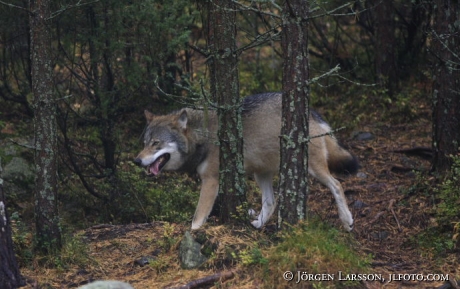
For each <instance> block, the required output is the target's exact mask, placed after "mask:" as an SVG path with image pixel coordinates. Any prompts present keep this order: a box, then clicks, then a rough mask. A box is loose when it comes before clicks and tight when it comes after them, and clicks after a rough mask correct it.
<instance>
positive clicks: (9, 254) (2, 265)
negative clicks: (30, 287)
mask: <svg viewBox="0 0 460 289" xmlns="http://www.w3.org/2000/svg"><path fill="white" fill-rule="evenodd" d="M0 173H1V164H0ZM24 285H26V284H25V283H24V279H22V276H21V273H20V272H19V267H18V263H17V262H16V256H15V255H14V251H13V240H12V238H11V228H10V226H9V218H8V213H7V211H6V205H5V195H4V193H3V179H1V178H0V288H2V289H13V288H19V287H21V286H24Z"/></svg>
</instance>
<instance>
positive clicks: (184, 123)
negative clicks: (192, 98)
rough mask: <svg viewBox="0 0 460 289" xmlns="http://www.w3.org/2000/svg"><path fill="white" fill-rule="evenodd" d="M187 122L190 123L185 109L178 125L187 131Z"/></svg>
mask: <svg viewBox="0 0 460 289" xmlns="http://www.w3.org/2000/svg"><path fill="white" fill-rule="evenodd" d="M187 121H188V116H187V111H186V110H185V109H183V110H182V111H181V113H180V115H179V119H178V123H179V127H180V128H181V129H186V128H187Z"/></svg>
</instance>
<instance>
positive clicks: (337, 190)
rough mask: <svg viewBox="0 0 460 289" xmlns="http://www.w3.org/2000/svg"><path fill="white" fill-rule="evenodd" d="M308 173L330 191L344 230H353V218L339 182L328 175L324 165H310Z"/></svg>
mask: <svg viewBox="0 0 460 289" xmlns="http://www.w3.org/2000/svg"><path fill="white" fill-rule="evenodd" d="M309 173H310V174H311V175H313V176H314V177H315V178H316V179H318V180H319V181H320V182H321V183H322V184H323V185H325V186H326V187H328V188H329V189H330V190H331V192H332V195H333V196H334V199H335V203H336V204H337V208H338V211H339V218H340V220H341V221H342V224H343V226H344V227H345V230H347V231H348V232H350V231H351V230H353V216H352V215H351V212H350V209H349V208H348V204H347V200H346V198H345V194H344V193H343V188H342V185H341V184H340V182H339V181H337V180H336V179H335V178H334V177H333V176H332V175H331V174H330V173H329V170H328V169H327V167H325V166H324V165H323V166H317V165H316V166H315V163H310V166H309Z"/></svg>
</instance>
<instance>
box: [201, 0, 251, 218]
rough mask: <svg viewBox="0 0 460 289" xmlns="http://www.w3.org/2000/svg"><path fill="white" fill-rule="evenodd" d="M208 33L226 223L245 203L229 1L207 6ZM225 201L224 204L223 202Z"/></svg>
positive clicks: (217, 0)
mask: <svg viewBox="0 0 460 289" xmlns="http://www.w3.org/2000/svg"><path fill="white" fill-rule="evenodd" d="M210 9H211V11H210V19H209V26H210V27H209V31H211V32H212V33H213V35H212V36H211V37H210V38H209V39H212V47H211V54H212V65H213V69H212V70H211V71H212V72H213V73H214V74H215V79H214V81H215V87H214V88H213V89H211V90H214V89H215V91H214V92H215V94H216V100H217V104H218V107H219V109H218V121H219V128H218V132H217V135H218V139H219V146H220V155H219V161H220V167H219V175H220V177H219V199H220V201H219V202H218V203H220V204H221V208H220V220H221V222H228V221H230V220H231V219H232V216H233V215H236V213H237V211H236V207H237V206H238V205H241V204H242V202H243V201H244V196H245V191H246V179H245V172H244V165H243V124H242V119H241V105H240V102H241V100H240V96H239V80H238V55H237V54H236V50H237V47H236V39H235V38H236V12H235V7H234V4H233V2H232V1H227V0H214V1H212V2H211V4H210ZM222 200H225V201H222Z"/></svg>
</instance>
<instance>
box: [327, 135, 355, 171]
mask: <svg viewBox="0 0 460 289" xmlns="http://www.w3.org/2000/svg"><path fill="white" fill-rule="evenodd" d="M326 148H327V152H328V159H327V165H328V167H329V170H330V171H331V172H334V173H341V174H350V175H351V174H355V173H356V172H357V171H358V169H359V162H358V159H357V158H356V157H355V156H354V155H352V154H351V153H350V152H349V151H347V150H346V149H344V148H343V147H341V146H340V145H339V144H338V143H337V140H336V139H335V138H332V137H326Z"/></svg>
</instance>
